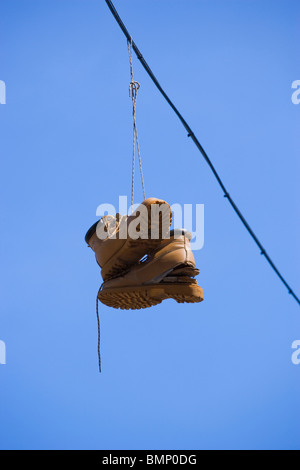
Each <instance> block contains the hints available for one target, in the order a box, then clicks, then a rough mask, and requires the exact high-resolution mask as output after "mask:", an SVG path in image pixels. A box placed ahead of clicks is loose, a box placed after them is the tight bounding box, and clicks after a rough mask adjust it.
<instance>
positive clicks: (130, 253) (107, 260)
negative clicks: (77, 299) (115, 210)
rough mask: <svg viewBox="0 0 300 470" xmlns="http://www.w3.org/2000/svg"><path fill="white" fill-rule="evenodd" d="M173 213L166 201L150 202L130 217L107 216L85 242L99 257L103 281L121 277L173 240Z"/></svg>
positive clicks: (95, 226)
mask: <svg viewBox="0 0 300 470" xmlns="http://www.w3.org/2000/svg"><path fill="white" fill-rule="evenodd" d="M171 222H172V211H171V208H170V206H169V204H167V203H166V202H165V201H163V200H161V199H156V198H149V199H146V200H145V201H144V202H143V203H142V204H141V205H140V206H139V207H138V208H137V210H136V211H135V212H134V213H133V214H132V215H131V216H130V217H127V216H120V215H119V214H117V216H116V217H113V216H109V215H108V216H104V217H102V219H101V220H100V221H99V222H96V223H95V224H94V225H93V226H92V227H91V228H90V229H89V231H88V232H87V234H86V237H85V240H86V242H87V244H88V245H89V246H90V247H91V248H92V250H93V251H94V252H95V254H96V260H97V263H98V264H99V266H100V267H101V274H102V277H103V280H104V281H106V280H107V279H109V278H111V277H113V276H116V275H119V274H120V273H122V272H124V271H126V270H128V269H129V268H130V267H131V266H132V265H134V264H136V263H137V262H138V261H139V260H140V259H141V258H142V257H143V256H145V255H146V254H149V253H151V252H153V251H154V250H156V249H157V247H158V246H159V245H160V243H161V241H162V239H164V238H166V237H168V236H169V231H170V225H171Z"/></svg>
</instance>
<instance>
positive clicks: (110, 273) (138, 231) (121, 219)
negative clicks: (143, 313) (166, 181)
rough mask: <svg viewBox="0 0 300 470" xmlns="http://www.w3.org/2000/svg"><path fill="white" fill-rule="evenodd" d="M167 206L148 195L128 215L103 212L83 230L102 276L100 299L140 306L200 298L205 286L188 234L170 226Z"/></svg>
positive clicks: (126, 306)
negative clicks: (147, 197) (198, 280)
mask: <svg viewBox="0 0 300 470" xmlns="http://www.w3.org/2000/svg"><path fill="white" fill-rule="evenodd" d="M171 222H172V212H171V208H170V206H169V205H168V204H167V203H166V202H165V201H162V200H160V199H156V198H150V199H146V200H145V201H144V202H143V203H142V204H141V205H140V206H139V207H138V208H137V210H136V211H135V212H134V214H133V215H132V216H130V217H127V216H120V215H119V214H117V216H116V217H113V216H104V217H102V219H101V220H100V221H99V222H97V223H96V224H94V225H93V226H92V227H91V228H90V229H89V231H88V232H87V234H86V237H85V240H86V242H87V244H88V245H89V246H90V247H91V248H92V250H93V251H94V252H95V254H96V260H97V262H98V264H99V266H100V267H101V274H102V278H103V281H104V282H103V284H102V287H101V288H100V290H99V293H98V298H99V300H100V301H101V302H102V303H103V304H105V305H107V306H109V307H114V308H120V309H126V310H129V309H132V310H135V309H141V308H147V307H151V306H153V305H157V304H159V303H161V302H162V301H163V300H165V299H169V298H172V299H175V300H176V301H177V302H179V303H183V302H189V303H192V302H193V303H194V302H201V301H202V300H203V291H202V289H201V287H200V286H199V285H198V283H197V281H196V280H195V279H194V277H195V276H197V275H198V274H199V270H198V269H197V268H196V265H195V259H194V255H193V253H192V250H191V246H190V240H191V234H190V233H189V232H188V231H186V230H183V229H180V230H178V229H177V230H171V231H170V225H171Z"/></svg>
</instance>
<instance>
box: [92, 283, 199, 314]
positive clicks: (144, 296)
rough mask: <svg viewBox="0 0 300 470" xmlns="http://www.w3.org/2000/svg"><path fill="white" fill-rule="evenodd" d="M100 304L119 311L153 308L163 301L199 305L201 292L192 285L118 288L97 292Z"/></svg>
mask: <svg viewBox="0 0 300 470" xmlns="http://www.w3.org/2000/svg"><path fill="white" fill-rule="evenodd" d="M98 298H99V300H100V302H102V303H103V304H104V305H107V306H108V307H113V308H116V309H121V310H139V309H144V308H149V307H153V306H155V305H158V304H160V303H161V302H162V301H163V300H166V299H174V300H176V302H178V303H199V302H201V301H202V300H203V290H202V288H201V287H200V286H198V285H196V284H194V283H192V284H189V285H187V284H185V283H182V284H165V283H164V284H163V285H161V284H154V285H151V286H150V285H149V286H141V287H124V288H121V287H118V288H113V289H107V290H105V289H104V290H103V291H100V292H99V295H98Z"/></svg>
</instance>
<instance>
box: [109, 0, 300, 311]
mask: <svg viewBox="0 0 300 470" xmlns="http://www.w3.org/2000/svg"><path fill="white" fill-rule="evenodd" d="M105 2H106V4H107V6H108V8H109V9H110V11H111V13H112V14H113V16H114V18H115V20H116V21H117V23H118V25H119V26H120V28H121V30H122V32H123V33H124V35H125V37H126V39H127V42H130V44H131V46H132V49H133V50H134V52H135V54H136V56H137V58H138V60H139V61H140V62H141V64H142V66H143V68H144V69H145V71H146V72H147V74H148V75H149V77H150V78H151V80H152V81H153V83H154V84H155V86H156V87H157V89H158V90H159V91H160V93H161V94H162V96H163V97H164V99H165V100H166V101H167V103H168V104H169V106H170V107H171V108H172V109H173V111H174V112H175V114H176V115H177V117H178V118H179V120H180V121H181V123H182V125H183V126H184V128H185V130H186V131H187V134H188V137H189V138H191V139H192V141H193V142H194V144H195V145H196V147H197V148H198V150H199V151H200V153H201V154H202V156H203V158H204V160H205V161H206V163H207V164H208V166H209V167H210V169H211V171H212V173H213V174H214V176H215V178H216V180H217V182H218V183H219V186H220V187H221V189H222V191H223V193H224V197H225V198H226V199H227V200H228V202H229V203H230V205H231V207H232V208H233V210H234V211H235V213H236V214H237V216H238V217H239V219H240V220H241V222H242V224H243V225H244V227H245V228H246V230H247V231H248V233H249V234H250V236H251V237H252V239H253V240H254V242H255V243H256V245H257V246H258V248H259V250H260V254H261V255H262V256H264V257H265V259H266V260H267V262H268V263H269V265H270V266H271V268H272V269H273V271H274V272H275V273H276V274H277V276H278V277H279V279H280V280H281V282H282V283H283V284H284V286H285V287H286V288H287V290H288V293H289V294H290V295H291V296H292V297H293V298H294V299H295V301H296V302H297V303H298V305H300V299H299V297H298V296H297V295H296V294H295V292H294V291H293V289H292V288H291V287H290V285H289V284H288V283H287V281H286V280H285V278H284V277H283V275H282V274H281V273H280V271H279V270H278V268H277V267H276V266H275V264H274V262H273V261H272V259H271V258H270V256H269V255H268V253H267V252H266V250H265V248H264V247H263V245H262V244H261V242H260V241H259V239H258V237H257V236H256V234H255V233H254V231H253V230H252V228H251V227H250V225H249V224H248V222H247V221H246V219H245V217H244V216H243V214H242V213H241V211H240V210H239V208H238V207H237V205H236V203H235V202H234V200H233V199H232V197H231V196H230V194H229V192H228V191H227V189H226V187H225V185H224V183H223V181H222V179H221V177H220V176H219V174H218V172H217V170H216V169H215V167H214V165H213V163H212V161H211V160H210V158H209V157H208V155H207V153H206V152H205V150H204V148H203V147H202V145H201V144H200V142H199V140H198V139H197V137H196V135H195V134H194V132H193V131H192V129H191V127H190V126H189V125H188V123H187V122H186V120H185V119H184V118H183V116H182V114H181V113H180V112H179V111H178V109H177V108H176V106H175V105H174V103H173V102H172V101H171V99H170V98H169V96H168V95H167V94H166V92H165V91H164V89H163V88H162V87H161V85H160V83H159V82H158V80H157V78H156V77H155V75H154V73H153V72H152V70H151V68H150V67H149V65H148V63H147V62H146V60H145V59H144V57H143V55H142V53H141V52H140V50H139V48H138V47H137V45H136V44H135V42H134V41H133V39H132V36H131V35H130V34H129V32H128V30H127V28H126V26H125V24H124V23H123V21H122V19H121V17H120V15H119V14H118V12H117V10H116V8H115V6H114V4H113V2H112V1H111V0H105Z"/></svg>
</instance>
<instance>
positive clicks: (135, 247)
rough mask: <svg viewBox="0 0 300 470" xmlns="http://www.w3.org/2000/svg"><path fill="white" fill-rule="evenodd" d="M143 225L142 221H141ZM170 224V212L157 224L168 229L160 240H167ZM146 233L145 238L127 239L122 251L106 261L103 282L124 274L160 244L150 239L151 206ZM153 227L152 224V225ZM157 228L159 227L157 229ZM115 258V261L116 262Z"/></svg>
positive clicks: (158, 241)
mask: <svg viewBox="0 0 300 470" xmlns="http://www.w3.org/2000/svg"><path fill="white" fill-rule="evenodd" d="M141 221H142V225H143V222H144V221H143V219H141ZM171 223H172V212H171V211H170V214H169V215H165V217H164V218H162V220H160V222H159V224H160V226H161V227H168V228H167V229H166V231H165V232H163V233H162V234H161V235H162V238H167V235H168V233H169V230H170V225H171ZM147 227H148V232H147V233H146V234H144V235H145V236H147V238H144V239H143V238H142V236H143V234H141V238H139V239H137V240H133V239H132V238H128V239H127V241H126V243H125V244H124V246H123V247H122V249H121V250H120V251H119V252H118V253H117V254H116V255H115V256H114V257H113V258H112V259H111V261H108V263H106V265H105V266H104V267H103V269H102V271H101V274H102V278H103V280H104V281H106V280H108V279H109V278H111V277H114V276H117V275H119V274H120V273H124V272H125V271H126V270H128V269H130V267H131V266H133V265H134V264H136V263H137V262H138V261H140V259H141V258H142V257H143V256H145V255H146V254H151V252H153V251H155V250H156V249H157V248H158V247H159V246H160V243H161V238H160V239H152V238H151V204H150V205H149V207H148V220H147ZM152 227H153V224H152ZM158 228H159V227H158ZM116 257H117V261H116Z"/></svg>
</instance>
